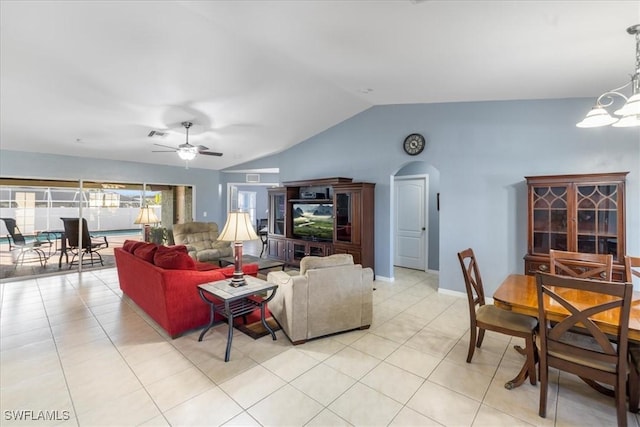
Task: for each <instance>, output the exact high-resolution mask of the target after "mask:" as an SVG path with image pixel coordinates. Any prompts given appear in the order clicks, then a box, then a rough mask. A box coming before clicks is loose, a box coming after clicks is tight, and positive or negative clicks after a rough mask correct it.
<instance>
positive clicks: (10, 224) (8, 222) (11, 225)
mask: <svg viewBox="0 0 640 427" xmlns="http://www.w3.org/2000/svg"><path fill="white" fill-rule="evenodd" d="M2 220H3V221H4V225H5V226H6V227H7V231H8V232H9V235H10V236H11V240H13V244H14V245H16V246H21V245H25V244H26V243H27V242H26V240H25V238H24V236H23V235H22V233H21V232H20V229H19V228H18V224H17V223H16V220H15V219H13V218H2Z"/></svg>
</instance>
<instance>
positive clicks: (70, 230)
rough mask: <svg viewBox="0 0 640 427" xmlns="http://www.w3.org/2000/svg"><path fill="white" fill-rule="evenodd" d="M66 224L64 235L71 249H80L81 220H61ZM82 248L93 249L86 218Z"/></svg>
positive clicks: (83, 223) (83, 222) (83, 225)
mask: <svg viewBox="0 0 640 427" xmlns="http://www.w3.org/2000/svg"><path fill="white" fill-rule="evenodd" d="M60 219H61V220H62V222H63V223H64V234H65V237H66V239H67V245H68V246H69V247H70V248H78V247H80V220H79V219H78V218H60ZM82 247H83V249H87V248H91V236H90V233H89V228H88V226H87V220H86V218H82Z"/></svg>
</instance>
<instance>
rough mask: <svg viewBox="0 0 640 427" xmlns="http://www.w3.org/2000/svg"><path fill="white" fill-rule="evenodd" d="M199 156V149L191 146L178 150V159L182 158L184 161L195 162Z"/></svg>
mask: <svg viewBox="0 0 640 427" xmlns="http://www.w3.org/2000/svg"><path fill="white" fill-rule="evenodd" d="M197 155H198V148H197V147H194V146H191V147H181V148H180V149H179V150H178V157H180V158H181V159H182V160H186V161H189V160H193V159H195V158H196V156H197Z"/></svg>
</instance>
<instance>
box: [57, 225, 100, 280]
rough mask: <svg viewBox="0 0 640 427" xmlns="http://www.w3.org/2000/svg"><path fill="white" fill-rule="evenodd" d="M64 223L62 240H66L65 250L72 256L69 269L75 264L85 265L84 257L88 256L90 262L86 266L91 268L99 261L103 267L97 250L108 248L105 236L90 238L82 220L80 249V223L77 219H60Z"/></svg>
mask: <svg viewBox="0 0 640 427" xmlns="http://www.w3.org/2000/svg"><path fill="white" fill-rule="evenodd" d="M60 219H61V220H62V222H63V223H64V238H65V239H66V246H65V247H66V250H67V251H69V252H71V254H72V255H73V256H72V258H71V262H70V263H69V268H71V267H73V266H74V265H77V264H82V265H85V256H86V255H89V258H90V261H87V264H90V265H92V266H93V264H94V261H96V262H97V261H100V265H102V266H104V262H103V261H102V255H100V253H98V251H99V250H101V249H104V248H108V247H109V242H107V236H91V233H89V228H88V226H87V220H86V219H84V218H83V219H82V247H80V221H79V219H78V218H60Z"/></svg>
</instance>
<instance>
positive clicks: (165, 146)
mask: <svg viewBox="0 0 640 427" xmlns="http://www.w3.org/2000/svg"><path fill="white" fill-rule="evenodd" d="M153 145H157V146H158V147H164V148H170V149H171V150H173V151H177V150H178V149H177V148H175V147H170V146H168V145H162V144H155V143H154V144H153Z"/></svg>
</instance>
